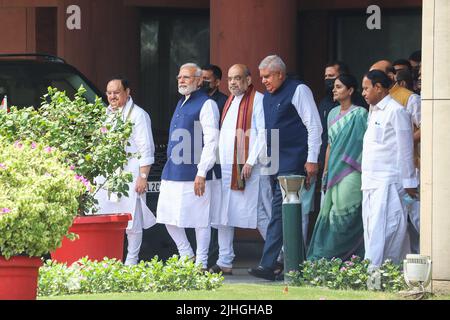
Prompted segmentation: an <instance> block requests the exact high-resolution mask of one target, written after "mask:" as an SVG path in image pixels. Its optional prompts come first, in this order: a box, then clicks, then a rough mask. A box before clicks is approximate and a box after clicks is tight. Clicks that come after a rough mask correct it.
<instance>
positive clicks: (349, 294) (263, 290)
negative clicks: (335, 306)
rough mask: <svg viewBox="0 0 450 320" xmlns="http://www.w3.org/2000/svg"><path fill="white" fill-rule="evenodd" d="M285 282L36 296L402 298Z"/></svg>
mask: <svg viewBox="0 0 450 320" xmlns="http://www.w3.org/2000/svg"><path fill="white" fill-rule="evenodd" d="M284 288H285V286H284V285H260V284H224V285H223V286H222V287H221V288H219V289H217V290H215V291H186V292H161V293H112V294H92V295H73V296H59V297H40V298H39V300H401V299H403V298H402V297H401V296H400V295H398V294H393V293H383V292H370V291H351V290H346V291H344V290H329V289H322V288H309V287H289V288H288V292H287V293H285V292H284Z"/></svg>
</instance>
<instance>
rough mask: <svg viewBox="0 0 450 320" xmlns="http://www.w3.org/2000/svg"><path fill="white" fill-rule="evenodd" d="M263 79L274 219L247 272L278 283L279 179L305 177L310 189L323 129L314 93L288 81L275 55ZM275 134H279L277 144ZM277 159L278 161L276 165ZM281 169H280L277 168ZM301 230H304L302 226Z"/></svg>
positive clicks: (263, 64)
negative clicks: (257, 257) (260, 251)
mask: <svg viewBox="0 0 450 320" xmlns="http://www.w3.org/2000/svg"><path fill="white" fill-rule="evenodd" d="M259 72H260V77H261V79H262V83H263V84H264V86H265V87H266V90H267V92H266V93H265V94H264V100H263V105H264V118H265V126H266V130H267V154H268V156H269V158H271V159H272V161H271V169H270V170H271V179H272V188H273V200H272V217H271V220H270V223H269V226H268V229H267V235H266V242H265V244H264V250H263V255H262V258H261V261H260V263H259V266H258V267H256V268H251V269H249V270H248V272H249V273H250V274H251V275H253V276H255V277H258V278H263V279H267V280H272V281H273V280H275V279H276V276H277V274H276V273H275V272H274V270H276V269H277V257H278V255H279V253H280V251H281V248H282V246H283V230H282V227H283V224H282V217H281V204H282V196H281V190H280V185H279V183H278V181H277V178H278V176H284V175H293V174H301V175H306V181H305V187H306V188H307V189H308V188H309V187H310V185H311V183H312V182H313V181H312V179H313V178H314V177H315V176H316V175H317V172H318V164H317V160H318V156H319V152H320V145H321V134H322V125H321V122H320V116H319V113H318V111H317V106H316V103H315V102H314V97H313V94H312V92H311V90H310V89H309V88H308V87H307V86H306V85H305V84H303V83H302V82H301V81H297V80H292V79H289V78H286V65H285V64H284V62H283V60H281V58H280V57H278V56H276V55H272V56H268V57H266V58H264V60H263V61H262V62H261V63H260V65H259ZM274 130H278V138H279V140H278V143H277V141H275V139H273V140H274V141H272V137H275V136H276V135H274V134H273V133H274ZM274 159H278V163H275V162H276V161H274ZM277 165H278V166H277ZM299 228H301V226H299Z"/></svg>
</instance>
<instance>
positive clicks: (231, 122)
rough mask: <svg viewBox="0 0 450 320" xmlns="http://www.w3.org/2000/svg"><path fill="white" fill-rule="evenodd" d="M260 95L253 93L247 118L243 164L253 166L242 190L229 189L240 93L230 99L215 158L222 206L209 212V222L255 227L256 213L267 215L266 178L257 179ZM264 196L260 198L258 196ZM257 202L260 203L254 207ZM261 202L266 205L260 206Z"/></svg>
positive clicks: (261, 112)
mask: <svg viewBox="0 0 450 320" xmlns="http://www.w3.org/2000/svg"><path fill="white" fill-rule="evenodd" d="M263 97H264V96H263V95H262V94H261V93H259V92H256V94H255V97H254V102H253V114H252V120H251V130H250V137H249V138H250V141H249V156H248V160H247V162H246V163H247V164H249V165H251V166H253V169H252V174H251V176H250V179H248V180H246V181H245V189H244V190H243V191H236V190H231V174H232V168H233V161H234V145H235V136H236V123H237V119H238V112H239V104H240V103H241V101H242V98H243V95H241V96H237V97H235V98H234V99H233V101H232V103H231V105H230V108H229V109H228V112H227V114H226V116H225V119H224V121H223V123H222V127H221V130H220V138H219V157H220V165H221V168H222V205H221V209H220V210H217V211H215V212H212V213H211V224H212V225H213V226H214V225H222V226H231V227H239V228H250V229H256V227H257V222H258V214H260V215H264V216H268V217H269V218H270V205H268V204H269V203H270V202H271V201H270V200H271V199H266V198H267V195H270V194H271V192H270V180H269V179H268V177H265V178H266V179H261V175H260V170H261V167H260V165H259V164H258V156H259V155H260V153H261V151H262V150H263V149H264V146H265V132H264V127H265V126H264V109H263V103H262V100H263ZM260 195H264V199H260ZM258 204H260V206H258ZM261 204H266V205H263V206H261Z"/></svg>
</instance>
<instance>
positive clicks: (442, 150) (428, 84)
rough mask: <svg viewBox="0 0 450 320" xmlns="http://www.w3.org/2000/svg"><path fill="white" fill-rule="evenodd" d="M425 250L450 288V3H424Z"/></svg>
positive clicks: (438, 287) (436, 275) (440, 283)
mask: <svg viewBox="0 0 450 320" xmlns="http://www.w3.org/2000/svg"><path fill="white" fill-rule="evenodd" d="M422 24H423V26H422V28H423V30H422V143H421V145H422V150H421V151H422V155H421V158H422V163H421V253H422V254H426V255H429V256H431V258H432V261H433V283H432V289H433V291H435V292H442V291H443V292H450V212H449V210H450V165H449V164H450V127H449V123H450V72H449V65H450V36H449V33H448V30H450V2H449V1H448V0H427V1H423V21H422Z"/></svg>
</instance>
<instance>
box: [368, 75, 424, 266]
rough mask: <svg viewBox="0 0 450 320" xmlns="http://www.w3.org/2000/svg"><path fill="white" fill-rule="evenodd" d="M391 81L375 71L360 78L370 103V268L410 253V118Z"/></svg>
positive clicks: (412, 189) (412, 178)
mask: <svg viewBox="0 0 450 320" xmlns="http://www.w3.org/2000/svg"><path fill="white" fill-rule="evenodd" d="M389 85H390V80H389V78H388V77H387V75H386V74H385V73H384V72H382V71H379V70H372V71H370V72H369V73H368V74H367V75H366V76H365V77H364V79H363V96H364V98H365V99H366V101H367V103H369V104H370V106H371V107H370V110H371V111H370V115H369V119H368V127H367V131H366V133H365V135H364V143H363V154H362V176H361V182H362V184H361V189H362V191H363V225H364V242H365V251H366V254H365V258H366V259H369V260H370V261H371V265H370V269H371V270H374V269H375V268H377V267H379V266H381V264H383V262H384V261H385V260H387V259H390V260H392V261H393V262H394V263H396V264H399V263H401V261H402V260H403V259H404V258H405V256H406V254H407V253H408V252H409V251H410V243H409V236H408V233H407V216H408V213H407V210H406V207H405V203H404V201H403V196H404V195H405V194H406V193H407V194H409V195H410V196H411V197H416V196H417V189H416V188H417V178H416V174H415V168H414V159H413V150H414V147H413V133H412V127H411V118H410V115H409V113H408V112H407V111H406V109H405V108H404V107H403V106H401V105H400V104H399V103H397V102H396V101H395V100H394V99H392V97H391V96H390V95H389V91H388V89H389Z"/></svg>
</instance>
